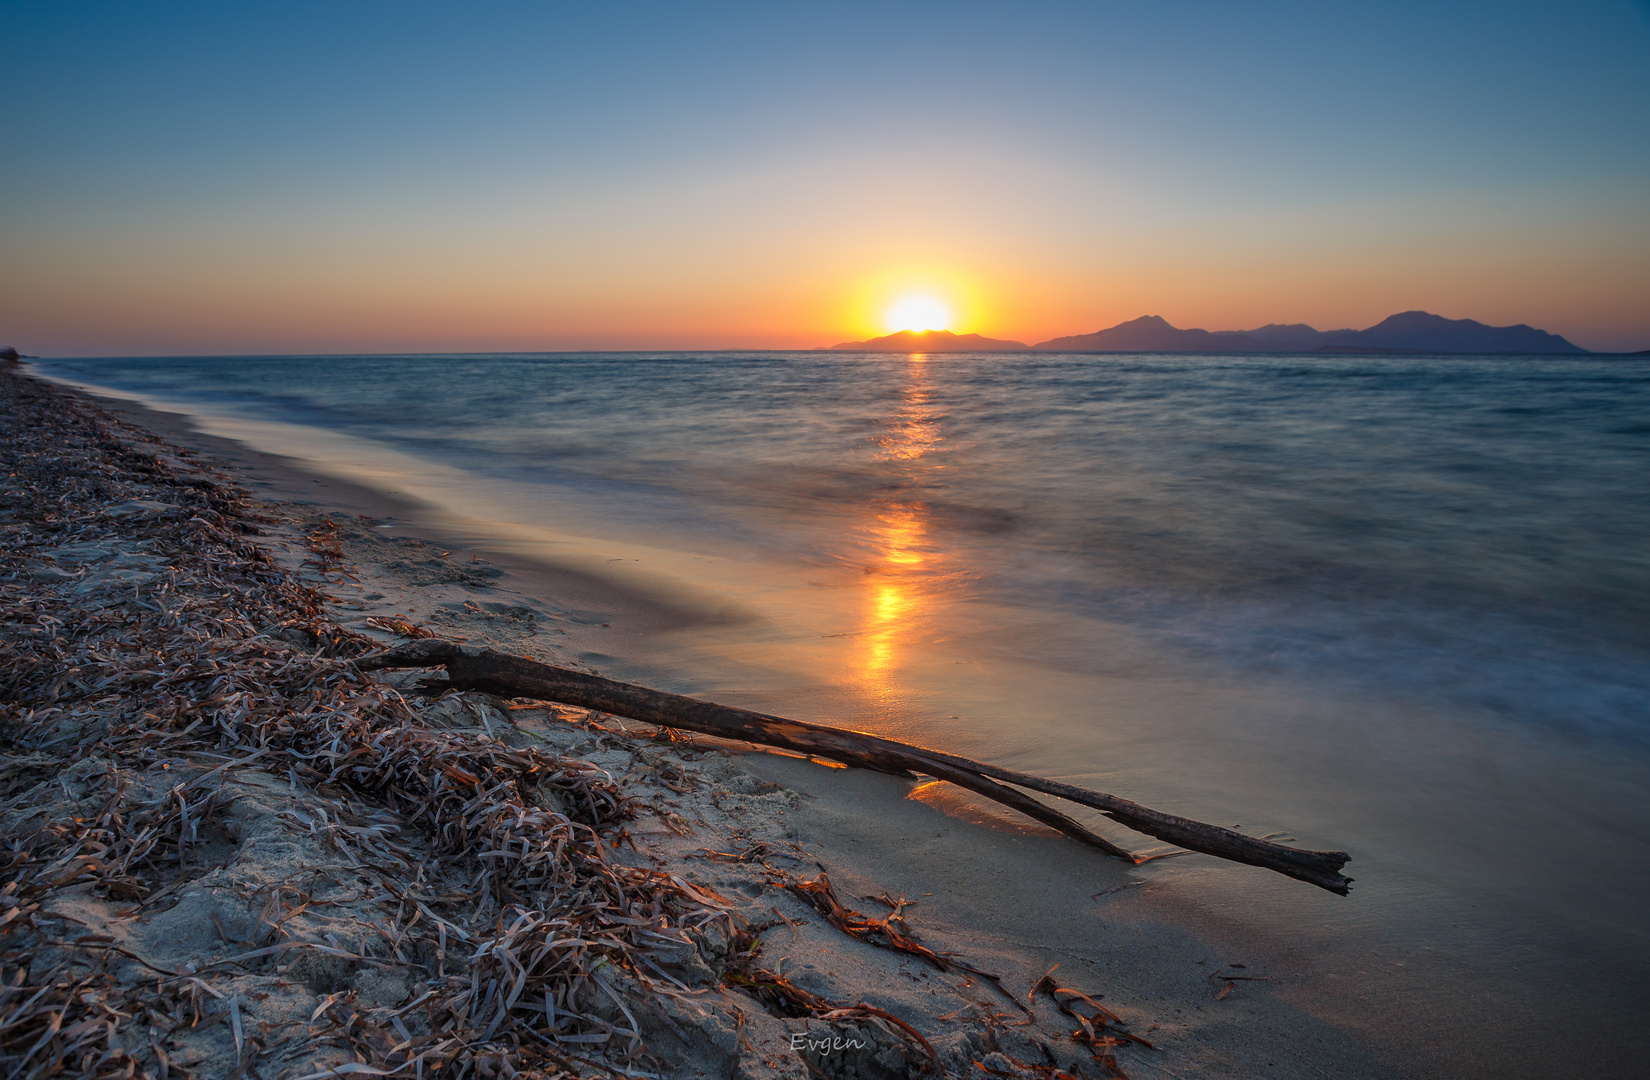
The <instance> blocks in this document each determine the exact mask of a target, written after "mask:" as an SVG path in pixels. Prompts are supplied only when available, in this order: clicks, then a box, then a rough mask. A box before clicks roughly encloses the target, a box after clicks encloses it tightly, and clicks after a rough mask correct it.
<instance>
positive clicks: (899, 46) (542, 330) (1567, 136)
mask: <svg viewBox="0 0 1650 1080" xmlns="http://www.w3.org/2000/svg"><path fill="white" fill-rule="evenodd" d="M0 42H4V43H5V50H4V54H5V61H4V68H3V69H0V147H3V148H4V158H3V160H4V168H3V169H0V344H7V343H9V344H13V345H15V346H16V347H18V348H20V349H22V350H23V351H24V352H26V353H32V354H38V355H46V356H74V355H158V354H211V353H224V354H248V353H284V352H400V351H417V352H443V351H466V352H485V351H503V350H578V349H704V348H812V347H816V346H822V345H830V344H833V343H835V342H838V341H843V340H853V339H858V338H863V337H867V336H870V335H873V334H879V333H886V332H887V331H888V330H890V329H893V328H894V327H893V326H892V325H890V323H889V320H888V318H887V312H888V311H889V310H890V308H892V307H893V306H894V305H895V304H896V303H897V302H898V301H900V300H901V299H902V298H909V297H911V296H924V297H928V298H930V299H932V300H934V301H936V302H938V303H940V304H942V305H943V306H944V307H946V308H947V309H948V310H949V311H950V312H951V313H952V321H951V323H950V325H951V328H952V329H954V330H956V331H958V332H977V333H982V334H986V335H987V336H991V337H1000V338H1012V339H1017V340H1021V341H1025V342H1036V341H1041V340H1045V339H1047V338H1051V337H1055V336H1060V335H1066V334H1077V333H1087V332H1092V331H1094V330H1098V329H1101V328H1102V327H1106V326H1110V325H1113V324H1115V323H1117V322H1121V321H1123V320H1126V319H1132V318H1135V317H1137V316H1140V315H1147V314H1152V315H1161V316H1163V317H1164V318H1166V319H1168V320H1169V321H1170V322H1171V323H1174V324H1175V325H1177V326H1199V327H1204V328H1207V329H1247V328H1251V327H1256V326H1260V325H1263V324H1266V323H1272V322H1282V323H1292V322H1307V323H1310V324H1312V325H1314V326H1316V327H1318V328H1319V329H1339V328H1342V327H1364V326H1369V325H1371V324H1373V323H1375V322H1377V321H1379V320H1380V319H1382V318H1384V317H1385V316H1387V315H1390V314H1392V313H1394V312H1398V311H1404V310H1411V309H1417V308H1419V309H1423V310H1427V311H1433V312H1436V313H1438V314H1442V315H1446V316H1448V317H1451V318H1474V319H1478V320H1480V321H1482V322H1487V323H1491V324H1494V325H1506V324H1512V323H1521V322H1522V323H1529V324H1531V325H1534V326H1539V327H1541V328H1543V329H1546V330H1550V331H1552V332H1554V333H1559V334H1563V335H1564V336H1566V337H1568V338H1570V339H1571V340H1572V341H1574V342H1576V343H1577V344H1579V345H1582V346H1584V347H1587V348H1592V349H1597V350H1637V349H1646V348H1650V3H1646V2H1642V0H1640V2H1635V0H1570V2H1567V3H1563V4H1559V3H1524V2H1518V0H1511V2H1509V0H1501V2H1496V3H1450V2H1448V0H1434V2H1431V3H1413V4H1411V3H1399V2H1391V3H1382V4H1369V3H1350V2H1347V3H1342V2H1336V0H1314V2H1311V3H1276V2H1268V0H1255V2H1252V3H1247V4H1241V5H1239V4H1232V3H1230V2H1208V3H1204V2H1194V0H1161V2H1158V3H1152V4H1142V3H1139V2H1138V0H1128V2H1111V0H1087V2H1071V3H1065V2H1046V3H1039V2H1035V0H1018V2H1012V3H967V2H962V0H949V2H947V3H931V4H930V3H899V2H892V0H883V2H879V3H866V4H858V3H851V2H842V0H832V2H829V3H824V2H819V3H784V2H780V0H767V2H763V3H750V4H741V3H703V4H697V5H687V4H680V3H622V2H621V3H609V4H604V5H588V4H560V3H550V2H537V3H508V2H489V3H477V4H453V3H447V4H425V3H418V2H414V0H397V2H393V3H369V2H359V3H352V2H341V0H331V2H328V3H320V4H310V3H304V2H298V0H287V2H284V3H281V4H260V3H252V2H246V3H236V4H222V3H211V4H205V3H203V4H169V3H161V2H146V3H143V4H132V3H98V4H93V3H76V2H73V0H54V2H53V3H49V4H42V3H38V2H27V3H24V2H17V0H0Z"/></svg>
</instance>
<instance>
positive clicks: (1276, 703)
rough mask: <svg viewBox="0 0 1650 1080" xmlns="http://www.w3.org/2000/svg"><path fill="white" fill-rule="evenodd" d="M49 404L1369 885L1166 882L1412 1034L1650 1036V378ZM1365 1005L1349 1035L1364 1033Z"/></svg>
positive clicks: (1051, 370)
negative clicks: (1429, 1022) (1640, 1017)
mask: <svg viewBox="0 0 1650 1080" xmlns="http://www.w3.org/2000/svg"><path fill="white" fill-rule="evenodd" d="M42 367H43V369H44V370H45V371H47V372H48V373H50V374H53V375H55V376H57V377H61V378H65V379H69V380H74V381H79V382H83V383H86V384H90V385H93V386H96V387H102V388H105V389H107V390H110V391H113V392H118V393H123V394H129V395H135V396H141V397H143V398H144V399H145V400H149V401H152V402H155V403H158V404H163V405H167V406H169V407H172V408H175V409H179V410H182V411H186V412H190V413H192V414H194V415H197V416H199V417H201V418H203V420H205V421H210V422H211V423H212V424H215V425H216V427H215V428H214V430H217V431H220V432H224V433H232V434H235V435H236V436H237V437H241V438H243V439H246V440H247V441H249V442H253V443H255V444H258V445H259V446H260V448H262V449H267V450H274V451H276V452H284V453H289V454H292V455H293V456H296V457H300V458H304V459H306V460H308V461H310V462H311V463H312V464H313V465H315V467H318V468H322V469H326V470H331V471H335V472H339V473H342V474H346V475H351V476H353V477H355V478H357V479H365V480H366V481H367V482H371V483H375V484H381V485H382V486H384V487H385V488H386V489H390V490H396V491H402V492H406V493H409V494H414V495H417V496H418V497H421V498H423V499H426V500H428V501H430V502H432V503H434V504H437V505H441V506H444V507H447V508H448V509H450V510H452V511H453V512H454V513H457V514H460V515H463V516H466V517H467V518H469V519H471V520H474V521H479V522H487V523H489V527H492V528H494V529H495V532H494V533H493V534H491V535H493V537H494V539H495V541H497V542H498V543H501V544H503V543H508V544H509V545H511V546H512V547H513V548H514V549H515V550H518V551H521V552H525V553H528V554H532V555H534V556H535V557H539V558H543V559H546V560H548V561H551V562H561V563H565V564H567V565H576V566H579V567H581V568H584V569H586V570H590V571H592V572H596V573H602V574H608V575H612V576H614V577H615V578H616V579H620V580H623V581H624V582H625V583H627V584H628V585H630V586H632V587H637V588H643V589H653V590H655V591H656V592H657V594H658V595H659V596H660V597H661V598H664V599H666V600H668V602H669V603H670V604H671V605H673V606H674V607H675V608H677V609H679V610H685V611H689V612H698V613H700V615H701V616H702V617H700V618H696V619H689V620H687V621H686V622H685V624H683V625H680V626H678V627H677V628H675V629H673V630H669V631H661V632H660V633H658V634H657V635H655V636H654V638H653V639H651V640H650V642H649V648H648V649H647V650H646V652H645V654H642V653H632V654H630V655H621V654H618V653H615V654H612V655H609V654H594V655H593V656H592V660H593V661H594V660H599V661H600V663H601V667H602V669H603V670H604V672H607V673H609V674H620V675H629V676H631V677H638V678H639V677H646V678H648V679H649V680H650V681H652V682H654V683H656V684H660V685H665V686H667V687H669V688H672V689H678V690H684V691H689V692H703V693H707V694H710V695H712V696H716V697H721V698H723V699H727V700H732V701H737V702H738V703H741V704H749V705H754V706H756V707H760V708H764V709H766V710H768V711H775V712H782V713H785V712H788V713H790V714H792V715H798V716H804V717H808V718H813V719H821V720H826V721H836V722H846V723H851V724H853V725H854V726H859V727H864V728H869V729H872V730H879V731H885V732H888V733H891V734H895V735H898V736H901V737H906V738H912V739H917V740H919V741H923V742H926V743H929V744H933V745H940V746H944V747H946V748H948V749H953V750H956V751H957V752H961V753H964V754H970V755H973V756H983V757H991V758H993V759H994V760H997V761H1000V762H1001V763H1003V764H1005V765H1009V766H1011V767H1018V768H1024V769H1027V770H1029V771H1034V772H1040V773H1043V774H1045V775H1055V776H1059V777H1061V778H1064V779H1069V780H1072V781H1073V782H1077V783H1084V784H1089V785H1091V786H1097V787H1101V788H1103V789H1106V790H1112V791H1116V792H1117V793H1119V794H1123V795H1126V796H1128V797H1131V798H1136V799H1139V800H1140V801H1144V802H1147V803H1148V804H1150V805H1155V806H1159V807H1161V808H1162V809H1166V810H1172V811H1176V812H1180V813H1186V814H1189V815H1191V816H1198V817H1203V818H1204V819H1206V820H1215V821H1220V822H1222V823H1226V824H1239V823H1241V824H1243V825H1244V826H1245V827H1247V828H1252V829H1255V830H1256V831H1260V832H1270V831H1279V832H1283V831H1287V832H1288V833H1289V835H1291V836H1294V837H1298V838H1300V840H1301V841H1302V842H1303V843H1307V844H1308V845H1309V846H1317V847H1343V848H1347V849H1348V850H1351V851H1352V852H1353V855H1354V861H1353V863H1352V864H1351V866H1350V867H1349V872H1350V873H1352V874H1353V875H1354V876H1355V877H1357V878H1358V882H1359V883H1358V885H1356V886H1355V887H1354V892H1353V896H1352V898H1351V899H1350V900H1345V901H1343V900H1338V899H1335V898H1328V897H1319V896H1317V895H1308V894H1310V893H1313V892H1314V891H1313V890H1310V889H1309V888H1308V887H1306V886H1302V885H1298V884H1296V883H1292V882H1284V881H1282V879H1273V878H1271V877H1270V876H1269V875H1264V874H1262V873H1261V872H1259V871H1254V872H1250V871H1237V872H1234V873H1233V874H1230V875H1226V876H1224V877H1221V878H1220V879H1219V882H1218V883H1216V884H1213V885H1211V884H1210V878H1209V875H1208V874H1207V873H1199V872H1194V871H1193V870H1191V869H1177V868H1176V865H1175V864H1176V863H1180V862H1181V861H1180V860H1171V861H1169V862H1168V863H1164V864H1152V866H1153V867H1157V866H1161V867H1162V869H1153V870H1151V871H1150V872H1152V873H1156V874H1159V875H1166V876H1168V877H1167V878H1166V879H1165V880H1168V881H1170V884H1171V887H1172V881H1173V880H1175V878H1174V875H1179V876H1180V877H1181V878H1184V879H1185V880H1187V881H1191V880H1193V879H1195V880H1196V881H1197V882H1198V892H1197V897H1198V898H1197V901H1196V902H1197V903H1198V904H1201V905H1203V906H1204V907H1205V908H1207V909H1208V910H1210V911H1212V912H1214V913H1215V915H1216V916H1218V917H1219V918H1220V919H1223V920H1225V922H1226V924H1228V925H1229V924H1230V923H1231V922H1232V920H1234V919H1236V920H1239V921H1247V923H1249V924H1252V925H1253V927H1256V928H1258V929H1255V931H1254V932H1256V933H1261V932H1265V933H1277V934H1282V933H1285V932H1287V933H1288V934H1290V935H1291V936H1292V937H1294V938H1296V939H1297V940H1300V941H1303V942H1305V943H1306V944H1308V945H1312V946H1314V947H1315V948H1317V950H1318V951H1319V953H1320V955H1327V956H1330V957H1332V958H1339V959H1338V960H1336V961H1335V962H1341V961H1344V962H1346V963H1354V964H1358V965H1362V966H1373V965H1374V964H1375V961H1373V960H1371V959H1370V957H1372V956H1374V955H1376V954H1377V953H1379V954H1380V955H1382V956H1386V957H1389V958H1390V957H1397V956H1407V957H1409V958H1410V959H1409V960H1408V961H1406V963H1410V964H1411V966H1410V967H1409V968H1406V969H1405V970H1403V971H1398V970H1397V969H1392V968H1390V967H1388V968H1383V969H1382V970H1383V971H1384V972H1385V974H1384V975H1382V976H1381V978H1384V979H1386V980H1387V981H1386V982H1385V983H1382V984H1381V985H1382V986H1384V987H1385V989H1384V990H1381V991H1380V994H1384V995H1385V999H1384V1000H1386V1001H1387V1005H1386V1006H1383V1007H1390V1008H1394V1009H1398V1010H1400V1011H1401V1010H1402V1008H1404V1007H1408V1006H1405V1005H1404V1004H1403V1003H1404V1002H1408V1003H1409V1005H1410V1006H1413V1007H1414V1009H1415V1010H1417V1011H1418V1015H1419V1014H1423V1013H1425V1012H1426V1006H1425V1005H1424V1003H1425V1002H1426V1001H1428V1000H1434V1001H1435V1000H1437V999H1438V998H1439V996H1440V995H1442V994H1443V993H1445V992H1446V989H1448V988H1451V987H1453V988H1454V989H1453V991H1450V992H1457V993H1467V992H1468V990H1467V989H1463V987H1467V988H1469V989H1470V988H1471V987H1475V986H1479V985H1480V984H1481V983H1483V982H1493V981H1498V980H1506V979H1509V978H1516V979H1519V980H1530V979H1535V980H1539V981H1540V982H1541V983H1542V985H1543V990H1542V994H1541V995H1534V993H1533V991H1532V994H1531V995H1530V996H1529V997H1528V999H1527V1000H1526V999H1525V998H1522V997H1519V996H1518V995H1516V994H1514V995H1511V996H1510V997H1508V998H1507V999H1506V1001H1505V1002H1504V1012H1505V1022H1506V1024H1516V1023H1523V1022H1526V1019H1520V1018H1521V1017H1523V1018H1533V1017H1536V1016H1542V1017H1551V1016H1553V1015H1555V1013H1554V1012H1553V1011H1552V1010H1555V1009H1556V1010H1557V1013H1556V1015H1567V1013H1566V1010H1568V1012H1569V1013H1573V1014H1574V1015H1576V1016H1580V1015H1583V1014H1585V1015H1587V1016H1588V1017H1589V1018H1590V1019H1589V1022H1590V1023H1593V1024H1595V1025H1596V1024H1597V1023H1599V1022H1600V1020H1599V1017H1600V1016H1604V1017H1605V1018H1606V1020H1607V1021H1608V1018H1609V1017H1615V1018H1616V1021H1619V1024H1620V1026H1619V1028H1618V1029H1611V1030H1612V1031H1616V1032H1617V1034H1615V1035H1613V1036H1610V1037H1611V1038H1616V1039H1620V1038H1624V1037H1625V1036H1623V1035H1621V1034H1620V1032H1624V1031H1627V1030H1628V1028H1629V1026H1630V1017H1631V1015H1636V1012H1635V1010H1638V1009H1641V1008H1642V1007H1643V1006H1644V1005H1645V1004H1646V993H1647V991H1650V963H1647V961H1650V937H1647V934H1646V931H1645V929H1644V928H1643V926H1642V922H1643V920H1642V918H1641V916H1640V909H1641V908H1642V899H1641V897H1642V895H1643V891H1644V889H1645V888H1646V887H1647V886H1650V810H1647V809H1646V808H1645V807H1644V805H1643V803H1644V800H1643V795H1644V792H1645V790H1646V788H1647V787H1650V541H1647V538H1650V362H1647V361H1644V360H1637V359H1619V358H1611V359H1598V358H1586V357H1582V358H1568V357H1566V358H1544V357H1470V358H1464V357H1421V356H1406V357H1365V356H1333V357H1317V356H1313V357H1300V356H1241V357H1239V356H1180V355H1138V356H1129V355H1111V356H1086V355H1061V354H1051V355H1043V354H1035V355H1024V354H1002V355H966V356H944V355H930V356H900V355H877V356H866V355H850V354H840V353H691V354H677V353H671V354H578V355H572V354H554V355H488V356H304V357H235V358H201V357H196V358H142V359H87V360H59V361H51V362H45V363H43V364H42ZM959 812H961V811H959ZM1002 827H1009V826H1006V825H1003V826H1002ZM1113 835H1117V836H1119V838H1127V837H1128V834H1126V833H1119V832H1115V831H1114V832H1113ZM1139 839H1140V838H1138V837H1135V838H1133V839H1132V841H1131V842H1134V843H1136V846H1140V845H1139V843H1138V841H1139ZM1183 865H1184V866H1186V867H1190V866H1191V863H1190V862H1185V863H1184V864H1183ZM1143 872H1146V871H1143ZM1188 888H1189V886H1188ZM1188 896H1190V893H1189V892H1188ZM1326 905H1328V906H1326ZM1334 905H1339V906H1334ZM1232 932H1233V933H1238V932H1239V931H1235V930H1234V931H1232ZM1393 962H1394V963H1397V961H1393ZM1383 963H1384V961H1383ZM1601 965H1602V966H1601ZM1398 966H1399V968H1403V967H1404V963H1399V965H1398ZM1600 971H1604V972H1607V975H1606V985H1605V989H1607V990H1609V993H1608V994H1604V996H1603V997H1598V996H1597V995H1598V994H1600V993H1602V991H1601V990H1600V987H1599V985H1598V978H1599V975H1598V972H1600ZM1589 972H1591V973H1592V974H1588V973H1589ZM1371 979H1372V980H1374V979H1375V977H1374V976H1371ZM1377 981H1378V980H1377ZM1589 983H1591V986H1590V987H1589ZM1555 988H1556V989H1555ZM1590 995H1593V996H1590ZM1538 996H1539V997H1540V1000H1539V1001H1538V1000H1537V997H1538ZM1350 1000H1351V999H1348V1002H1343V1003H1341V1004H1340V1005H1335V1004H1334V1003H1333V1002H1329V1001H1328V999H1325V1001H1324V1002H1320V1003H1319V1005H1318V1006H1317V1007H1318V1008H1321V1010H1322V1011H1324V1012H1325V1013H1328V1014H1336V1015H1341V1014H1339V1013H1336V1010H1337V1009H1340V1010H1342V1012H1343V1013H1344V1014H1345V1016H1343V1017H1342V1018H1343V1019H1344V1018H1346V1017H1353V1021H1352V1022H1355V1021H1356V1016H1355V1014H1356V1013H1357V1010H1358V1008H1363V1007H1364V1006H1355V1005H1354V1004H1351V1003H1349V1002H1350ZM1360 1000H1362V999H1360ZM1418 1003H1420V1004H1418ZM1622 1008H1627V1010H1628V1011H1627V1012H1623V1011H1621V1010H1622ZM1612 1009H1613V1010H1614V1011H1612ZM1543 1010H1545V1011H1543ZM1370 1022H1371V1023H1373V1021H1370ZM1417 1022H1418V1021H1417ZM1610 1022H1615V1021H1610ZM1480 1023H1481V1026H1483V1027H1484V1030H1485V1031H1489V1030H1491V1028H1493V1027H1494V1024H1493V1023H1491V1020H1489V1019H1482V1020H1481V1021H1480ZM1607 1026H1608V1024H1607ZM1497 1030H1498V1029H1497ZM1498 1037H1499V1036H1498Z"/></svg>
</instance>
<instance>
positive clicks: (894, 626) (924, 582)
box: [860, 353, 943, 700]
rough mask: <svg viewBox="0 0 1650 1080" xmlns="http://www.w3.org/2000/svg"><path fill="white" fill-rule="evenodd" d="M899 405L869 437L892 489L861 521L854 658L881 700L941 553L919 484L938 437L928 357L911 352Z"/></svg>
mask: <svg viewBox="0 0 1650 1080" xmlns="http://www.w3.org/2000/svg"><path fill="white" fill-rule="evenodd" d="M907 371H908V378H907V382H906V385H905V388H904V390H903V392H902V394H901V401H900V406H899V409H898V410H897V411H896V412H895V413H894V414H893V415H892V416H890V417H889V418H888V425H887V428H886V430H885V432H884V433H883V435H882V436H881V437H880V438H879V439H878V440H877V453H876V461H877V462H878V463H879V464H881V465H882V466H884V467H885V468H888V469H889V472H890V475H889V476H888V478H887V480H888V484H889V487H890V488H891V489H893V490H894V491H895V492H897V494H895V495H892V496H890V497H888V498H886V499H882V500H879V501H877V502H875V503H873V504H872V505H871V507H870V510H871V514H872V516H871V518H870V519H869V520H868V521H867V522H866V525H865V535H866V537H867V539H868V540H869V547H870V553H871V561H870V564H869V565H867V566H866V568H865V576H866V593H865V595H866V601H865V616H864V620H865V621H864V628H863V630H862V637H861V640H862V641H863V642H864V653H863V655H862V657H861V658H860V671H861V678H862V681H863V683H864V689H865V690H866V691H868V692H869V693H871V694H872V695H873V696H875V697H877V698H879V699H883V700H887V699H888V698H890V697H892V696H893V695H895V694H896V693H897V690H898V687H897V684H896V676H897V672H898V666H899V660H900V653H901V651H902V647H903V646H905V645H906V644H908V643H909V642H910V640H911V639H912V636H913V634H914V632H915V629H916V626H917V624H918V622H919V621H920V619H921V618H922V616H923V614H924V611H925V609H926V607H927V605H928V601H929V599H930V597H931V596H932V594H933V592H934V589H935V585H936V582H937V580H938V575H937V570H938V567H939V565H940V564H941V562H942V561H943V555H942V553H941V552H940V551H939V550H938V549H937V548H935V546H934V545H933V543H932V541H931V539H930V534H929V523H928V517H929V508H928V504H927V502H926V501H925V498H924V496H925V489H927V488H928V487H930V486H931V476H932V473H933V472H934V471H935V470H936V469H937V468H938V465H937V463H936V462H934V461H933V460H932V458H933V454H934V452H935V450H936V449H938V447H939V445H940V442H941V440H942V438H943V433H942V432H941V430H940V417H939V411H938V409H937V408H935V406H934V404H933V400H932V398H933V387H932V383H931V379H930V372H929V365H928V357H927V356H926V355H925V354H922V353H913V354H912V355H911V356H910V357H909V360H908V362H907Z"/></svg>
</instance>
